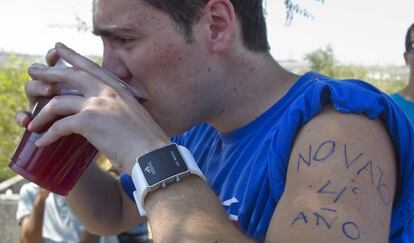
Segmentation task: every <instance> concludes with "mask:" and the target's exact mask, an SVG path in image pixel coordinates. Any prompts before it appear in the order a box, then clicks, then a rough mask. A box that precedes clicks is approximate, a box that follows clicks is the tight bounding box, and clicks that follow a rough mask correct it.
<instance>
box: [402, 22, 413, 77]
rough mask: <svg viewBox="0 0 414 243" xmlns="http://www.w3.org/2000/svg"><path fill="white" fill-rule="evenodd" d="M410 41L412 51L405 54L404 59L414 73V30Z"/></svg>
mask: <svg viewBox="0 0 414 243" xmlns="http://www.w3.org/2000/svg"><path fill="white" fill-rule="evenodd" d="M410 40H411V49H410V50H409V51H407V52H406V53H405V55H404V57H405V62H406V63H407V65H408V66H410V69H412V71H414V30H412V31H411V35H410Z"/></svg>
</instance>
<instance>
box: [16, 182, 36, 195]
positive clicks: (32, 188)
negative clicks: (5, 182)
mask: <svg viewBox="0 0 414 243" xmlns="http://www.w3.org/2000/svg"><path fill="white" fill-rule="evenodd" d="M38 190H39V186H38V185H36V184H34V183H33V182H29V183H26V184H24V185H23V186H22V187H21V188H20V196H21V197H22V196H28V195H31V196H34V195H35V194H36V193H37V191H38Z"/></svg>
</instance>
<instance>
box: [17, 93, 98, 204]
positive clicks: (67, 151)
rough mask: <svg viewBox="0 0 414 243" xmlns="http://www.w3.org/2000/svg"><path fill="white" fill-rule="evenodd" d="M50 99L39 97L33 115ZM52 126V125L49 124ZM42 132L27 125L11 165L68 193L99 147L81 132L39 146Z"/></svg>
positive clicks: (54, 189) (42, 184)
mask: <svg viewBox="0 0 414 243" xmlns="http://www.w3.org/2000/svg"><path fill="white" fill-rule="evenodd" d="M49 100H50V99H42V100H40V101H38V103H37V104H36V105H35V109H34V112H33V116H35V115H36V114H37V113H38V111H40V109H41V108H42V107H43V106H44V105H45V104H46V103H47V102H48V101H49ZM49 127H50V125H49V126H47V127H46V128H49ZM46 130H47V129H44V131H46ZM42 134H43V132H40V133H36V132H31V131H29V130H27V129H26V130H25V131H24V133H23V136H22V138H21V140H20V142H19V143H18V145H17V148H16V151H15V152H14V155H13V156H12V159H11V161H10V163H9V166H10V168H12V169H13V170H14V171H15V172H16V173H18V174H20V175H21V176H23V177H24V178H26V179H28V180H29V181H32V182H34V183H36V184H37V185H39V186H40V187H43V188H45V189H47V190H49V191H51V192H54V193H57V194H60V195H62V196H66V195H67V194H68V193H69V191H70V190H71V189H72V188H73V186H74V185H75V184H76V182H77V181H78V179H79V177H80V176H81V175H82V174H83V172H84V171H85V170H86V168H87V167H88V166H89V164H90V163H91V162H92V161H93V159H94V157H95V156H96V154H97V153H98V150H97V149H96V148H95V147H94V146H93V145H92V144H91V143H89V142H88V141H87V140H86V139H85V138H83V137H82V136H80V135H77V134H71V135H68V136H65V137H61V138H60V139H58V140H57V141H55V142H54V143H52V144H50V145H49V146H46V147H43V148H38V147H36V145H35V144H34V143H35V142H36V140H38V139H39V138H40V136H41V135H42Z"/></svg>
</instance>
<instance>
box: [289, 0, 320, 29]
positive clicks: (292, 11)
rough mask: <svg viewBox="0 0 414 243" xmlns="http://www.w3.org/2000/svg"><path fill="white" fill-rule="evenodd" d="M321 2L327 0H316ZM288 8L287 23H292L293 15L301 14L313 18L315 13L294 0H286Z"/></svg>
mask: <svg viewBox="0 0 414 243" xmlns="http://www.w3.org/2000/svg"><path fill="white" fill-rule="evenodd" d="M315 1H317V2H320V3H324V2H325V0H315ZM284 4H285V8H286V25H290V24H291V23H292V20H293V17H294V16H295V15H301V16H304V17H305V18H310V19H313V18H314V16H313V14H312V13H311V12H310V11H309V10H307V9H306V8H303V7H301V6H300V5H299V4H298V3H295V2H293V0H285V2H284Z"/></svg>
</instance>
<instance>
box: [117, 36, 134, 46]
mask: <svg viewBox="0 0 414 243" xmlns="http://www.w3.org/2000/svg"><path fill="white" fill-rule="evenodd" d="M115 41H116V42H117V43H118V44H120V45H125V44H128V43H129V42H131V41H132V39H128V38H122V37H116V38H115Z"/></svg>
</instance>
